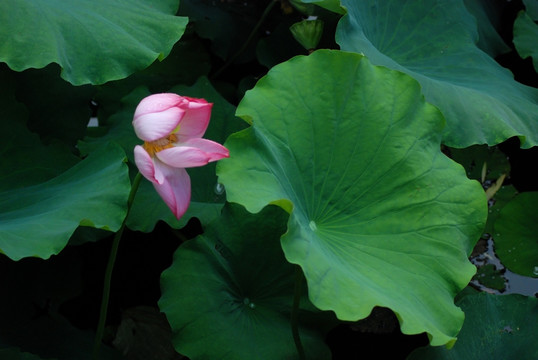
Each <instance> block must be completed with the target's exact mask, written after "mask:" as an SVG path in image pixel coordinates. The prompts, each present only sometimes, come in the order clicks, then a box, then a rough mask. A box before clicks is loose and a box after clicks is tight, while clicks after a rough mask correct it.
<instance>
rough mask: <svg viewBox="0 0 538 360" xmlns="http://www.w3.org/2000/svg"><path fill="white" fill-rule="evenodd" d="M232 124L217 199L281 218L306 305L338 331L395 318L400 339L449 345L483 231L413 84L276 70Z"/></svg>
mask: <svg viewBox="0 0 538 360" xmlns="http://www.w3.org/2000/svg"><path fill="white" fill-rule="evenodd" d="M236 114H237V115H238V116H240V117H242V118H243V119H245V120H246V121H248V122H249V123H251V124H252V127H250V128H249V129H247V130H244V131H241V132H239V133H237V134H234V135H232V136H230V137H229V138H228V141H227V142H226V144H225V146H227V147H228V149H229V150H230V158H229V159H225V160H222V161H221V162H220V163H219V164H218V165H217V174H218V176H219V180H220V181H221V182H222V183H223V184H225V186H226V189H227V196H228V197H227V199H228V201H231V202H237V203H240V204H243V205H245V206H246V208H247V209H248V210H249V211H250V212H257V211H259V210H260V209H261V208H263V207H264V206H265V205H266V204H268V203H271V204H277V205H279V206H281V207H282V208H284V209H285V210H287V211H288V212H289V213H290V214H291V216H290V220H289V222H288V232H287V233H286V234H285V235H284V236H283V237H282V240H281V242H282V247H283V249H284V252H285V254H286V258H287V259H288V261H290V262H292V263H296V264H299V265H300V266H301V267H302V268H303V271H304V273H305V276H306V279H307V282H308V289H309V297H310V300H311V301H312V303H313V304H314V305H315V306H317V307H318V308H320V309H322V310H333V311H334V312H335V313H336V314H337V316H338V317H339V318H340V319H342V320H358V319H362V318H365V317H366V316H368V314H369V313H370V312H371V310H372V308H373V307H374V306H382V307H388V308H390V309H392V310H393V311H394V312H395V313H396V314H397V316H398V318H399V320H400V325H401V328H402V332H404V333H406V334H417V333H421V332H427V333H428V334H429V335H430V338H431V343H432V344H436V345H439V344H446V343H448V342H451V341H453V340H454V336H455V335H456V334H457V332H458V331H459V329H460V327H461V324H462V322H463V313H462V312H461V311H460V310H459V309H458V308H457V307H455V306H454V303H453V297H454V295H455V294H456V293H457V292H458V291H459V290H460V289H462V288H463V287H464V286H465V285H467V283H468V282H469V280H470V279H471V277H472V275H473V274H474V272H475V268H474V266H473V265H471V264H470V263H469V262H468V260H467V255H468V254H469V253H470V251H471V249H472V246H473V245H474V243H475V242H476V241H477V240H478V238H479V237H480V234H481V231H482V228H483V226H484V222H485V219H486V212H487V207H486V199H485V196H484V191H483V190H482V188H481V186H480V184H479V183H478V182H476V181H471V180H468V179H467V178H466V176H465V172H464V170H463V168H462V167H461V166H460V165H459V164H456V163H454V162H453V161H452V160H450V159H448V158H447V157H446V156H445V155H443V154H442V153H441V151H440V149H439V145H440V140H441V131H442V127H443V124H444V121H443V118H442V116H441V114H440V113H439V111H438V110H437V109H436V108H435V107H433V106H431V105H429V104H427V103H426V102H425V101H424V98H423V96H422V95H421V93H420V85H419V84H418V83H417V82H416V81H415V80H413V79H412V78H411V77H409V76H407V75H405V74H403V73H400V72H396V71H393V70H389V69H387V68H385V67H377V66H373V65H372V64H371V63H370V62H369V61H368V59H367V58H365V57H363V56H361V55H358V54H354V53H345V52H339V51H327V50H320V51H316V52H314V53H312V54H311V55H310V56H307V57H305V56H299V57H295V58H293V59H291V60H289V61H287V62H285V63H283V64H280V65H278V66H276V67H274V68H273V69H272V70H271V71H269V73H268V75H267V76H265V77H264V78H262V79H261V80H260V81H259V82H258V84H257V85H256V87H255V88H254V89H253V90H251V91H249V92H247V93H246V95H245V97H244V98H243V100H242V101H241V103H240V104H239V107H238V109H237V112H236Z"/></svg>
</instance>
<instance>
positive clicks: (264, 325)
mask: <svg viewBox="0 0 538 360" xmlns="http://www.w3.org/2000/svg"><path fill="white" fill-rule="evenodd" d="M287 218H288V214H286V212H284V211H282V209H280V208H278V207H276V206H268V207H266V208H264V209H263V210H262V211H261V212H260V213H258V214H249V213H248V212H247V211H246V210H245V209H244V208H242V207H241V206H239V205H237V204H232V205H228V206H225V207H224V209H223V212H222V216H221V217H220V218H218V219H216V220H215V221H214V222H212V223H211V224H210V225H209V226H207V227H206V229H205V232H204V234H203V235H200V236H198V237H197V238H195V239H193V240H190V241H188V242H186V243H184V244H183V245H182V246H180V247H179V249H178V250H177V251H176V253H175V255H174V261H173V263H172V266H171V267H170V268H168V269H167V270H165V271H164V273H163V274H162V277H161V287H162V297H161V299H160V301H159V308H160V310H161V311H162V312H164V313H165V314H166V317H167V318H168V321H169V322H170V325H171V327H172V330H173V332H174V337H173V340H172V341H173V343H174V346H175V348H176V350H177V351H178V352H180V353H181V354H184V355H186V356H188V357H189V358H191V359H193V360H194V359H223V360H224V359H295V358H297V349H296V348H295V345H294V342H293V337H292V332H291V325H290V311H291V306H292V302H293V293H294V279H295V275H294V274H295V269H294V266H293V265H292V264H290V263H288V262H286V259H285V258H284V254H283V253H282V249H281V247H280V243H279V238H280V236H281V235H282V234H283V233H284V232H285V231H286V220H287ZM305 295H306V294H305ZM304 300H305V301H307V300H306V299H304ZM310 307H312V306H311V305H310ZM309 315H311V313H310V312H308V311H301V313H300V314H299V316H300V319H303V320H306V319H307V318H310V316H309ZM299 331H300V335H301V340H302V343H303V346H304V348H305V350H306V353H307V358H308V359H328V358H330V352H329V350H328V348H327V347H326V345H325V344H324V342H323V335H322V334H321V333H319V332H318V331H317V330H314V329H312V328H309V327H307V326H305V325H302V326H300V327H299Z"/></svg>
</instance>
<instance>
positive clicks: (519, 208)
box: [493, 191, 538, 277]
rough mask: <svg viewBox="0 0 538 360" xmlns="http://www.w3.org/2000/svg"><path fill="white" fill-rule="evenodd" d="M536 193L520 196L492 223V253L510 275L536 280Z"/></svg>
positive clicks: (537, 200) (537, 267) (505, 207)
mask: <svg viewBox="0 0 538 360" xmlns="http://www.w3.org/2000/svg"><path fill="white" fill-rule="evenodd" d="M537 203H538V192H536V191H534V192H522V193H519V194H518V195H517V196H515V197H514V198H513V199H512V200H511V201H510V202H509V203H508V204H506V205H505V206H504V207H503V208H502V209H501V211H500V213H499V215H498V216H497V219H496V220H495V223H494V225H493V227H494V229H495V235H494V238H495V252H496V253H497V256H498V257H499V259H501V261H502V263H503V264H504V266H506V267H507V268H508V269H510V270H511V271H513V272H515V273H518V274H521V275H524V276H532V277H538V238H537V237H536V234H537V233H538V213H536V204H537Z"/></svg>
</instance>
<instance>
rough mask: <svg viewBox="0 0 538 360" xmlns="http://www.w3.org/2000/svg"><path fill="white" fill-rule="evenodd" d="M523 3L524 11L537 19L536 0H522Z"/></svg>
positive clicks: (537, 5) (537, 8)
mask: <svg viewBox="0 0 538 360" xmlns="http://www.w3.org/2000/svg"><path fill="white" fill-rule="evenodd" d="M523 4H524V5H525V11H526V12H527V14H528V15H529V16H530V17H531V19H533V20H534V21H538V1H536V0H523Z"/></svg>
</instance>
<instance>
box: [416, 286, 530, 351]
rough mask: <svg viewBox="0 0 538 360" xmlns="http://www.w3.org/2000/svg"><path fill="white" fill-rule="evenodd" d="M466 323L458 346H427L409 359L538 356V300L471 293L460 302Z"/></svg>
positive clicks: (516, 296) (515, 296) (457, 343)
mask: <svg viewBox="0 0 538 360" xmlns="http://www.w3.org/2000/svg"><path fill="white" fill-rule="evenodd" d="M457 304H458V306H461V308H462V309H463V311H465V314H466V316H465V323H464V324H463V328H462V329H461V332H460V334H459V336H458V341H457V342H456V345H455V346H454V347H453V348H452V349H451V350H447V349H444V348H442V347H426V348H420V349H417V350H415V351H414V352H413V353H412V354H411V355H410V356H409V357H408V358H407V360H431V359H435V360H491V359H537V358H538V347H537V346H536V334H537V333H538V321H536V319H537V318H538V299H535V298H532V297H525V296H522V295H492V294H487V293H478V294H476V295H467V296H465V297H463V299H461V300H460V301H458V302H457Z"/></svg>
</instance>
